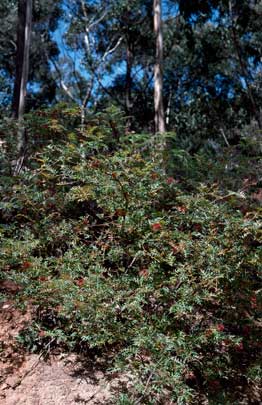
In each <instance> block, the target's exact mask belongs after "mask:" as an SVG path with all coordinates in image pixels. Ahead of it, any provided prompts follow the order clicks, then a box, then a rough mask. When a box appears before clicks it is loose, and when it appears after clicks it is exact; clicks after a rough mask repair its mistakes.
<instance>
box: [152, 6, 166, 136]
mask: <svg viewBox="0 0 262 405" xmlns="http://www.w3.org/2000/svg"><path fill="white" fill-rule="evenodd" d="M153 7H154V31H155V35H156V59H155V69H154V106H155V131H156V132H159V133H163V132H165V130H166V128H165V112H164V104H163V31H162V1H161V0H154V6H153Z"/></svg>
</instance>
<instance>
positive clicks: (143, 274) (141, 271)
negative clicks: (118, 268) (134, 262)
mask: <svg viewBox="0 0 262 405" xmlns="http://www.w3.org/2000/svg"><path fill="white" fill-rule="evenodd" d="M139 275H140V276H141V277H144V278H147V277H148V269H141V270H140V271H139Z"/></svg>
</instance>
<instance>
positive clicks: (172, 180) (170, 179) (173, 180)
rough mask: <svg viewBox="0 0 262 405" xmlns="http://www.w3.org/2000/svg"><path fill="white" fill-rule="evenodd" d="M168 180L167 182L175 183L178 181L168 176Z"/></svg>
mask: <svg viewBox="0 0 262 405" xmlns="http://www.w3.org/2000/svg"><path fill="white" fill-rule="evenodd" d="M166 182H167V184H173V183H175V182H176V181H175V179H174V177H168V178H167V179H166Z"/></svg>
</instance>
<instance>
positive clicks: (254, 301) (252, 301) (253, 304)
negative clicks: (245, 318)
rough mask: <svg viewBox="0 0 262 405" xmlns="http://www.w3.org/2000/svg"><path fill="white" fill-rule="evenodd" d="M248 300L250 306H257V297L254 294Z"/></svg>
mask: <svg viewBox="0 0 262 405" xmlns="http://www.w3.org/2000/svg"><path fill="white" fill-rule="evenodd" d="M250 302H251V308H252V309H255V308H256V307H257V297H256V296H255V295H253V297H251V298H250Z"/></svg>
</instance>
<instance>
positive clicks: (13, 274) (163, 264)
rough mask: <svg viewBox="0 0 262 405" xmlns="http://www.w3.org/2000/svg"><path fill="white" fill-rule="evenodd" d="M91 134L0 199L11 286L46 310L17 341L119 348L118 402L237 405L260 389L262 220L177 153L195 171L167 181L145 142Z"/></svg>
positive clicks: (252, 206) (61, 149)
mask: <svg viewBox="0 0 262 405" xmlns="http://www.w3.org/2000/svg"><path fill="white" fill-rule="evenodd" d="M92 128H93V127H92ZM92 128H91V129H90V131H89V132H88V130H87V133H86V134H85V136H84V137H77V136H75V137H71V139H66V140H65V141H64V142H63V143H62V142H60V143H56V144H50V145H48V146H47V147H45V148H44V150H43V151H42V152H41V153H38V154H37V156H36V160H35V162H36V166H35V167H34V169H32V170H30V171H26V172H24V173H23V174H22V175H21V178H20V179H19V182H17V183H16V184H12V183H10V184H9V185H8V184H7V185H6V186H5V189H2V192H3V193H4V195H5V197H4V199H3V201H2V202H1V205H0V208H1V216H2V225H1V228H0V229H1V233H0V237H1V242H2V249H1V256H0V263H1V268H2V269H3V272H2V277H4V278H8V279H10V280H14V281H15V282H17V283H18V284H19V285H21V286H22V290H21V292H20V293H19V294H18V296H17V300H18V302H19V303H20V304H23V305H25V304H26V303H27V302H28V301H30V302H32V301H33V302H34V304H35V305H36V306H37V308H38V310H37V317H36V319H35V320H34V323H33V325H32V326H31V327H30V329H29V330H27V331H24V333H23V334H22V335H21V337H20V340H21V341H24V342H25V343H26V345H27V346H28V347H31V348H34V349H39V348H40V347H41V345H42V346H43V345H44V344H46V342H47V341H48V340H50V341H52V342H55V343H56V344H60V345H61V344H63V345H65V346H67V347H68V348H70V349H72V350H81V351H86V350H90V349H96V350H100V351H102V352H104V353H106V351H108V350H110V351H113V352H114V353H115V362H114V369H115V370H125V371H126V372H127V373H128V375H132V382H133V384H132V388H131V389H130V395H129V396H127V395H126V394H124V393H123V395H121V397H120V399H119V401H120V403H136V401H137V400H139V401H140V403H144V404H149V403H150V404H154V403H157V404H161V403H163V404H164V403H168V401H173V402H174V403H178V404H190V403H202V402H201V401H206V400H208V401H210V403H214V404H217V403H221V404H222V403H228V402H227V401H240V400H241V398H243V397H244V395H245V394H246V389H247V388H248V389H250V387H253V386H254V385H257V384H258V381H257V378H258V377H257V376H258V368H259V358H258V349H259V322H258V309H259V305H260V301H261V296H260V290H259V282H260V281H261V279H260V277H261V274H260V263H261V262H260V258H261V257H260V254H261V223H260V222H259V218H260V216H261V210H260V209H259V207H258V205H257V204H256V203H255V202H254V201H253V202H252V200H251V199H250V198H249V196H248V195H245V196H244V197H243V195H242V194H241V193H237V192H236V191H235V192H233V191H230V190H226V189H225V188H219V185H218V184H217V183H214V181H213V182H212V174H211V170H213V173H216V170H217V167H213V166H209V167H210V170H209V173H208V179H206V181H205V176H207V174H206V172H205V171H202V172H201V165H202V163H201V162H203V157H201V156H199V157H193V158H191V157H190V156H188V155H183V152H182V151H181V152H179V153H178V152H176V155H177V156H184V157H183V161H184V162H185V164H186V167H187V172H186V173H185V172H184V171H182V172H181V171H180V175H179V177H177V176H176V173H175V172H174V174H173V176H170V175H168V176H167V175H166V173H165V171H164V170H163V165H162V163H161V160H162V155H161V154H160V152H157V148H156V147H154V145H152V142H154V141H150V139H148V137H147V136H146V135H144V136H140V137H137V136H136V135H134V136H131V135H127V136H123V135H122V136H121V140H120V146H119V147H118V148H116V145H115V146H114V148H113V149H112V147H111V146H112V145H111V141H110V142H109V143H108V142H107V139H108V138H106V136H107V134H105V136H104V135H103V131H102V136H101V137H98V139H97V140H95V137H94V136H93V134H94V132H93V129H92ZM155 142H158V140H157V139H155ZM148 143H149V145H150V148H151V149H149V148H148V147H147V145H148ZM190 159H191V160H190ZM178 161H179V159H178ZM214 166H215V165H214ZM180 168H181V167H180ZM174 170H175V168H174ZM196 170H197V171H198V175H199V176H195V177H194V176H193V173H194V172H195V171H196ZM190 172H192V178H183V177H182V175H185V174H186V175H187V176H189V175H190ZM197 177H198V178H200V179H201V180H202V181H201V182H199V181H198V179H197ZM247 206H248V208H247ZM236 386H237V387H238V388H237V389H236V388H235V387H236ZM236 403H239V402H236Z"/></svg>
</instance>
